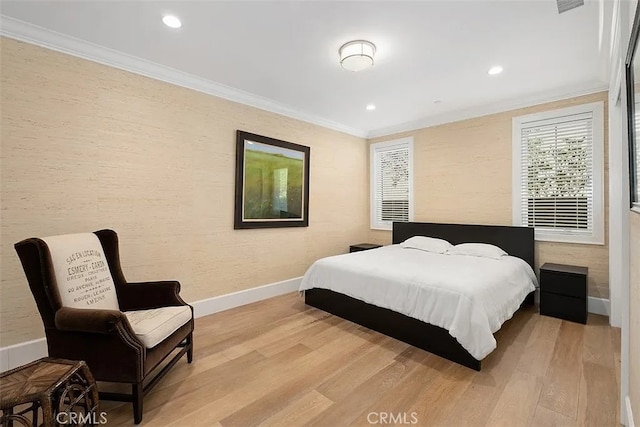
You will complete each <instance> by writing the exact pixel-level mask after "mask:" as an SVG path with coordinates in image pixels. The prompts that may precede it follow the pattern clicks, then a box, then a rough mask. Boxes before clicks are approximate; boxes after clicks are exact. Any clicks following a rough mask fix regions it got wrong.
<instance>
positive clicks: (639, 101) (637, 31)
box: [625, 7, 640, 210]
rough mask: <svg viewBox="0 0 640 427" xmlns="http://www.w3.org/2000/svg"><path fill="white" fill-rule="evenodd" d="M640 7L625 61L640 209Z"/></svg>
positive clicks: (634, 189)
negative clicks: (639, 53) (638, 80)
mask: <svg viewBox="0 0 640 427" xmlns="http://www.w3.org/2000/svg"><path fill="white" fill-rule="evenodd" d="M639 37H640V7H638V8H636V14H635V17H634V20H633V27H632V30H631V38H630V40H629V48H628V50H627V58H626V61H625V74H626V76H625V77H626V92H627V131H628V136H629V139H628V141H629V191H630V201H631V208H635V209H636V210H640V117H639V115H640V111H639V108H638V107H640V84H639V83H636V81H635V80H637V79H638V78H640V55H637V51H638V49H639V48H640V44H639V43H638V38H639Z"/></svg>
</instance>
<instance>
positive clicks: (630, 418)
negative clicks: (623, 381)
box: [622, 396, 635, 427]
mask: <svg viewBox="0 0 640 427" xmlns="http://www.w3.org/2000/svg"><path fill="white" fill-rule="evenodd" d="M624 403H625V405H624V406H625V408H627V413H626V414H624V415H626V417H622V418H623V422H624V418H626V419H627V424H626V425H627V427H635V424H634V423H633V411H632V410H631V399H629V396H625V398H624Z"/></svg>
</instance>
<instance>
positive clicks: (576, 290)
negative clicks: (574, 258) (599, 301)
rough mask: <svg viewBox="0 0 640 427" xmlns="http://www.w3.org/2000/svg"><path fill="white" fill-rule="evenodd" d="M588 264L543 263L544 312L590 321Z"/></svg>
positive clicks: (542, 297) (542, 308)
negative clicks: (588, 313)
mask: <svg viewBox="0 0 640 427" xmlns="http://www.w3.org/2000/svg"><path fill="white" fill-rule="evenodd" d="M588 271H589V270H588V268H587V267H576V266H573V265H563V264H551V263H545V264H544V265H543V266H542V267H540V314H543V315H545V316H553V317H558V318H560V319H565V320H571V321H572V322H578V323H587V273H588Z"/></svg>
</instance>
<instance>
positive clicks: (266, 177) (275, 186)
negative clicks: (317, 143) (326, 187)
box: [233, 130, 310, 229]
mask: <svg viewBox="0 0 640 427" xmlns="http://www.w3.org/2000/svg"><path fill="white" fill-rule="evenodd" d="M309 152H310V148H309V147H305V146H304V145H298V144H293V143H291V142H286V141H281V140H279V139H273V138H269V137H266V136H261V135H255V134H253V133H249V132H244V131H241V130H239V131H237V133H236V204H235V217H234V226H233V228H235V229H241V228H267V227H307V226H309Z"/></svg>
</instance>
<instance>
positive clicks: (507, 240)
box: [393, 222, 535, 270]
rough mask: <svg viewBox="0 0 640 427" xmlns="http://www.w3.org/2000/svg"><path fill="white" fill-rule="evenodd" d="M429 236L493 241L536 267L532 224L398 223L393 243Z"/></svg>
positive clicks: (474, 241) (493, 243)
mask: <svg viewBox="0 0 640 427" xmlns="http://www.w3.org/2000/svg"><path fill="white" fill-rule="evenodd" d="M413 236H428V237H436V238H438V239H445V240H448V241H449V242H451V244H453V245H457V244H459V243H490V244H492V245H496V246H498V247H500V248H502V250H504V251H505V252H506V253H508V254H509V255H511V256H515V257H518V258H522V259H523V260H525V261H526V262H527V263H528V264H529V265H530V266H531V268H533V269H534V270H535V266H534V263H535V254H534V252H535V250H534V233H533V228H532V227H509V226H504V225H472V224H437V223H433V222H394V223H393V244H397V243H402V242H404V241H405V240H407V239H408V238H409V237H413Z"/></svg>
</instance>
